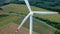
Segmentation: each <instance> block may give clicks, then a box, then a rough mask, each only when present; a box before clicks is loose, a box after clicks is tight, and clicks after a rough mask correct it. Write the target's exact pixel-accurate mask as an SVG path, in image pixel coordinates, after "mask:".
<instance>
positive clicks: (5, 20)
mask: <svg viewBox="0 0 60 34" xmlns="http://www.w3.org/2000/svg"><path fill="white" fill-rule="evenodd" d="M1 8H3V10H2V12H5V13H9V12H14V13H20V14H23V15H27V14H28V13H29V12H28V11H29V10H28V9H27V7H26V5H22V4H20V5H19V4H9V5H6V6H2V7H1ZM31 8H32V10H33V11H49V10H45V9H41V8H38V7H35V6H31ZM34 16H35V17H39V18H43V19H46V20H50V21H53V22H57V23H60V19H59V18H60V15H39V14H34ZM23 18H24V17H23V16H13V15H8V16H5V17H2V18H0V27H3V26H5V25H7V24H9V23H16V24H18V25H19V24H20V23H21V21H22V20H23ZM33 21H34V22H33V24H34V25H33V30H34V32H37V33H38V34H54V33H55V30H54V29H52V28H49V27H47V26H45V25H44V24H41V23H40V22H38V21H36V20H33ZM23 27H25V28H28V29H29V19H28V20H27V21H26V23H25V24H24V25H23Z"/></svg>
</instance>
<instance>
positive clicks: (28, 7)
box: [24, 0, 32, 12]
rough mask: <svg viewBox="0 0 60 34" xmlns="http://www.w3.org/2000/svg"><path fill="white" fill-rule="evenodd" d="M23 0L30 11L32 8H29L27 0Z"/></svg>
mask: <svg viewBox="0 0 60 34" xmlns="http://www.w3.org/2000/svg"><path fill="white" fill-rule="evenodd" d="M24 1H25V3H26V5H27V7H28V10H29V11H30V12H31V11H32V10H31V8H30V4H29V2H28V0H24Z"/></svg>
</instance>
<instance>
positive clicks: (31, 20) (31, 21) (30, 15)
mask: <svg viewBox="0 0 60 34" xmlns="http://www.w3.org/2000/svg"><path fill="white" fill-rule="evenodd" d="M24 1H25V3H26V5H27V8H28V10H29V12H30V13H29V14H28V15H27V16H26V17H25V18H24V19H23V21H22V22H21V24H20V25H19V27H18V28H17V30H16V31H15V32H14V34H16V33H17V32H18V30H19V29H20V28H21V27H22V25H23V24H24V23H25V21H26V20H27V19H28V17H30V33H29V34H32V33H33V31H32V30H33V14H34V13H35V14H60V12H45V11H43V12H42V11H32V10H31V8H30V5H29V2H28V0H24ZM46 25H47V24H46ZM47 26H49V25H47ZM49 27H51V26H49ZM52 28H53V27H52Z"/></svg>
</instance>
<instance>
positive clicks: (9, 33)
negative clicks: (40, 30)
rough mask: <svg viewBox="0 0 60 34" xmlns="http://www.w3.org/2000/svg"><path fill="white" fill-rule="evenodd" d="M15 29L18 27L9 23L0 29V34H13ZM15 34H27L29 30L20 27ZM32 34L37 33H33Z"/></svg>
mask: <svg viewBox="0 0 60 34" xmlns="http://www.w3.org/2000/svg"><path fill="white" fill-rule="evenodd" d="M17 27H18V25H17V24H14V23H10V24H8V25H6V26H4V27H0V34H14V32H15V30H16V28H17ZM16 34H29V30H28V29H27V28H24V27H22V28H21V29H20V30H19V31H18V32H17V33H16ZM33 34H37V33H36V32H33Z"/></svg>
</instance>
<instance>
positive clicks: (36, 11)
mask: <svg viewBox="0 0 60 34" xmlns="http://www.w3.org/2000/svg"><path fill="white" fill-rule="evenodd" d="M33 13H36V14H60V12H41V11H39V12H38V11H34V12H33Z"/></svg>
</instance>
